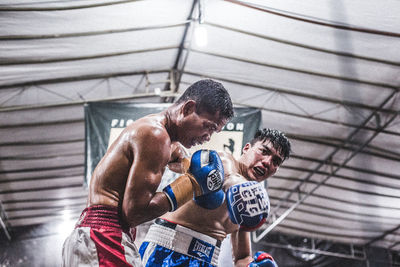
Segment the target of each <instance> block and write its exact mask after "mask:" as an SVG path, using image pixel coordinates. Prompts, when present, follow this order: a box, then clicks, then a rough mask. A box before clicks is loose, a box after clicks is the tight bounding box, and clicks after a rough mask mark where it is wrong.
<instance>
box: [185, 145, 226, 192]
mask: <svg viewBox="0 0 400 267" xmlns="http://www.w3.org/2000/svg"><path fill="white" fill-rule="evenodd" d="M189 172H190V173H191V174H192V175H193V177H194V178H195V180H196V182H197V183H198V184H199V186H200V189H201V194H200V195H204V194H208V193H211V192H215V191H218V190H219V189H221V188H222V183H223V182H224V167H223V166H222V161H221V159H220V158H219V156H218V153H217V151H215V150H207V149H201V150H197V151H196V152H194V154H193V156H192V159H191V161H190V167H189Z"/></svg>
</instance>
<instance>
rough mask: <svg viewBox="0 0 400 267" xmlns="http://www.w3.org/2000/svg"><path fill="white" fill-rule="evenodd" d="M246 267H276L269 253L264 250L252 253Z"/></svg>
mask: <svg viewBox="0 0 400 267" xmlns="http://www.w3.org/2000/svg"><path fill="white" fill-rule="evenodd" d="M247 267H278V264H276V262H275V261H274V258H272V256H271V255H269V254H268V253H267V252H264V251H258V252H256V254H254V260H253V261H252V262H250V263H249V265H247Z"/></svg>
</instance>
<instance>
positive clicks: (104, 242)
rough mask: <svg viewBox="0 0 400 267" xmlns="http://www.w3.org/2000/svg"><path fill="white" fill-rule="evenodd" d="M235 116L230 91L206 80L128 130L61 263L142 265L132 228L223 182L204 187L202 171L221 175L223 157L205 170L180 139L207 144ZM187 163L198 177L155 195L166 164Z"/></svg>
mask: <svg viewBox="0 0 400 267" xmlns="http://www.w3.org/2000/svg"><path fill="white" fill-rule="evenodd" d="M232 116H233V107H232V102H231V99H230V96H229V94H228V92H227V91H226V89H225V88H224V87H223V85H222V84H220V83H218V82H215V81H213V80H210V79H206V80H200V81H198V82H196V83H194V84H192V85H191V86H190V87H189V88H188V89H187V90H186V91H185V92H184V93H183V95H182V96H181V97H180V98H179V99H178V100H177V102H176V103H174V104H173V105H171V106H170V107H169V108H167V109H166V110H164V111H163V112H161V113H158V114H152V115H148V116H146V117H143V118H141V119H138V120H137V121H135V122H134V123H132V124H130V125H129V126H128V127H126V128H125V129H124V131H123V132H122V133H121V134H120V136H119V137H118V138H117V139H116V140H115V141H114V142H113V144H112V145H111V146H110V147H109V149H108V150H107V152H106V154H105V155H104V157H103V158H102V159H101V161H100V162H99V163H98V165H97V167H96V169H95V170H94V172H93V175H92V178H91V181H90V186H89V195H88V200H87V208H86V209H85V210H84V211H83V212H82V214H81V217H80V219H79V220H78V222H77V224H76V227H75V229H74V231H73V232H72V233H71V235H70V236H69V237H68V238H67V239H66V241H65V242H64V246H63V266H66V267H72V266H107V267H110V266H141V262H140V256H139V253H138V252H137V249H136V247H135V245H134V243H133V241H134V231H132V229H133V230H134V228H135V227H136V226H137V225H139V224H141V223H143V222H146V221H149V220H152V219H154V218H156V217H158V216H161V215H163V214H164V213H166V212H168V211H171V210H175V209H176V208H179V206H181V205H183V204H184V203H185V202H187V201H189V200H191V199H192V198H193V192H196V194H195V195H196V196H198V195H200V194H205V193H210V192H212V191H215V190H218V189H219V188H220V187H221V186H222V180H221V181H220V184H219V187H215V188H209V187H207V176H208V173H205V171H210V170H212V171H213V172H215V173H219V172H221V173H223V170H222V167H221V166H220V165H222V164H220V159H219V157H218V154H217V153H216V152H214V153H213V152H212V151H210V152H209V158H207V160H208V164H207V166H205V167H206V168H207V170H204V167H203V166H201V162H199V161H197V162H194V160H192V161H191V162H190V161H185V162H184V161H182V159H183V155H182V151H181V149H180V147H181V145H180V144H182V145H183V146H184V147H186V148H190V147H191V146H194V145H197V144H201V143H203V142H206V141H209V139H210V136H211V135H212V134H213V133H214V132H219V131H220V130H221V129H222V127H223V126H224V125H225V124H226V122H227V121H228V120H229V119H230V118H231V117H232ZM178 142H179V143H178ZM183 163H185V164H190V168H191V169H192V171H193V172H194V173H195V174H193V175H183V176H181V177H180V178H178V179H177V180H176V181H174V182H173V183H171V184H170V185H168V186H167V187H166V190H165V191H164V192H156V190H157V187H158V186H159V184H160V181H161V177H162V175H163V172H164V170H165V167H166V166H167V165H170V166H171V168H172V169H174V170H175V171H179V169H181V170H182V168H183ZM185 166H186V165H185ZM220 176H221V175H220ZM216 177H217V178H218V176H216ZM221 178H222V179H223V177H222V176H221ZM171 199H172V200H174V201H172V202H171Z"/></svg>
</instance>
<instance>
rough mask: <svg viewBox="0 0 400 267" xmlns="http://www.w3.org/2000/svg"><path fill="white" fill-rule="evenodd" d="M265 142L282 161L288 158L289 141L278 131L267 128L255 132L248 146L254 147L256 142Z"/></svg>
mask: <svg viewBox="0 0 400 267" xmlns="http://www.w3.org/2000/svg"><path fill="white" fill-rule="evenodd" d="M267 140H269V141H270V142H271V143H272V146H273V147H274V148H275V149H276V150H277V151H278V152H279V153H280V154H281V155H282V156H283V160H286V159H287V158H289V156H290V153H291V152H292V150H291V144H290V141H289V139H288V138H287V137H286V136H285V134H284V133H282V132H281V131H279V130H276V129H269V128H264V129H260V130H257V132H256V134H255V135H254V138H253V139H252V140H251V141H250V144H251V145H254V144H255V143H256V142H257V141H262V142H265V141H267Z"/></svg>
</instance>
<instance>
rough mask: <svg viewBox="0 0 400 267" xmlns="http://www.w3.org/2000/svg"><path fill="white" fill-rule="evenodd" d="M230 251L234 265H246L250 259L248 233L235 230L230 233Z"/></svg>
mask: <svg viewBox="0 0 400 267" xmlns="http://www.w3.org/2000/svg"><path fill="white" fill-rule="evenodd" d="M231 243H232V253H233V257H234V260H235V267H241V266H247V265H248V264H249V263H250V262H251V261H252V260H253V258H252V256H251V243H250V233H249V232H245V231H236V232H234V233H232V234H231Z"/></svg>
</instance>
